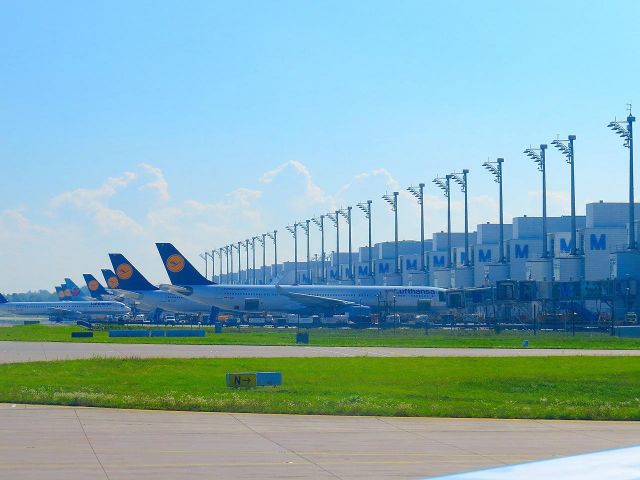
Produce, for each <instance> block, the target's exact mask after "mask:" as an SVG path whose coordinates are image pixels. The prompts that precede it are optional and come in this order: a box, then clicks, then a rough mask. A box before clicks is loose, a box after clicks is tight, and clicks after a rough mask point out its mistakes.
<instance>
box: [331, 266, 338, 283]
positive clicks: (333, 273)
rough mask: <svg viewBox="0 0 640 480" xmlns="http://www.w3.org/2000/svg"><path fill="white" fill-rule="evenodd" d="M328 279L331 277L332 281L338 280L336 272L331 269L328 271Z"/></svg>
mask: <svg viewBox="0 0 640 480" xmlns="http://www.w3.org/2000/svg"><path fill="white" fill-rule="evenodd" d="M329 277H331V278H332V279H334V280H337V279H338V278H339V275H338V270H333V269H331V270H329Z"/></svg>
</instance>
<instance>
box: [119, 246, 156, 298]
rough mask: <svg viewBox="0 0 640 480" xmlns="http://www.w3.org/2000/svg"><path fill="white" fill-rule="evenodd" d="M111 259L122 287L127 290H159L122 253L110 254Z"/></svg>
mask: <svg viewBox="0 0 640 480" xmlns="http://www.w3.org/2000/svg"><path fill="white" fill-rule="evenodd" d="M109 258H110V259H111V264H112V265H113V269H114V270H115V272H116V276H117V277H118V281H119V282H120V287H121V288H123V289H125V290H158V287H156V286H155V285H153V284H151V283H149V281H148V280H147V279H146V278H144V276H143V275H142V274H141V273H140V272H139V271H138V269H136V267H134V266H133V265H132V264H131V262H130V261H129V260H127V259H126V258H125V257H124V255H122V254H121V253H110V254H109Z"/></svg>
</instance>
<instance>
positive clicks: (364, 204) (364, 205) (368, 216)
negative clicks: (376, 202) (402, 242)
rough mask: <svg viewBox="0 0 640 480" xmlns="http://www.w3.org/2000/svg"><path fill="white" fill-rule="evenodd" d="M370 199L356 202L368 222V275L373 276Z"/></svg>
mask: <svg viewBox="0 0 640 480" xmlns="http://www.w3.org/2000/svg"><path fill="white" fill-rule="evenodd" d="M371 203H372V201H371V200H367V201H366V202H362V203H359V204H358V208H359V209H360V210H362V211H363V212H364V216H365V218H366V219H367V223H368V224H369V225H368V226H369V276H370V277H371V278H375V270H374V267H373V245H372V244H371Z"/></svg>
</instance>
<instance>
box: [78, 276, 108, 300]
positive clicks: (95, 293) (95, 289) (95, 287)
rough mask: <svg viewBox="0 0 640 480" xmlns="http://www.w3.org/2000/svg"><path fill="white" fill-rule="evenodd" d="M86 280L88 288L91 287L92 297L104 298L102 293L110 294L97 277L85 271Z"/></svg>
mask: <svg viewBox="0 0 640 480" xmlns="http://www.w3.org/2000/svg"><path fill="white" fill-rule="evenodd" d="M82 276H83V277H84V281H85V283H86V284H87V288H88V289H89V294H90V295H91V298H98V299H100V298H102V295H108V293H107V291H106V290H105V288H104V287H103V286H102V285H101V284H100V282H99V281H98V280H96V277H94V276H93V275H91V274H90V273H83V274H82Z"/></svg>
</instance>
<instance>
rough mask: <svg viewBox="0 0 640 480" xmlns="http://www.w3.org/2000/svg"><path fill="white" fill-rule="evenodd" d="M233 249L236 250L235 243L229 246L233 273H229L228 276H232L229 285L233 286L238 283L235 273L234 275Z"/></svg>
mask: <svg viewBox="0 0 640 480" xmlns="http://www.w3.org/2000/svg"><path fill="white" fill-rule="evenodd" d="M233 249H234V245H233V243H231V244H229V260H230V262H231V272H227V276H229V274H230V275H231V276H230V279H229V283H230V284H231V285H233V284H234V283H236V282H235V278H234V273H233Z"/></svg>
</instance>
